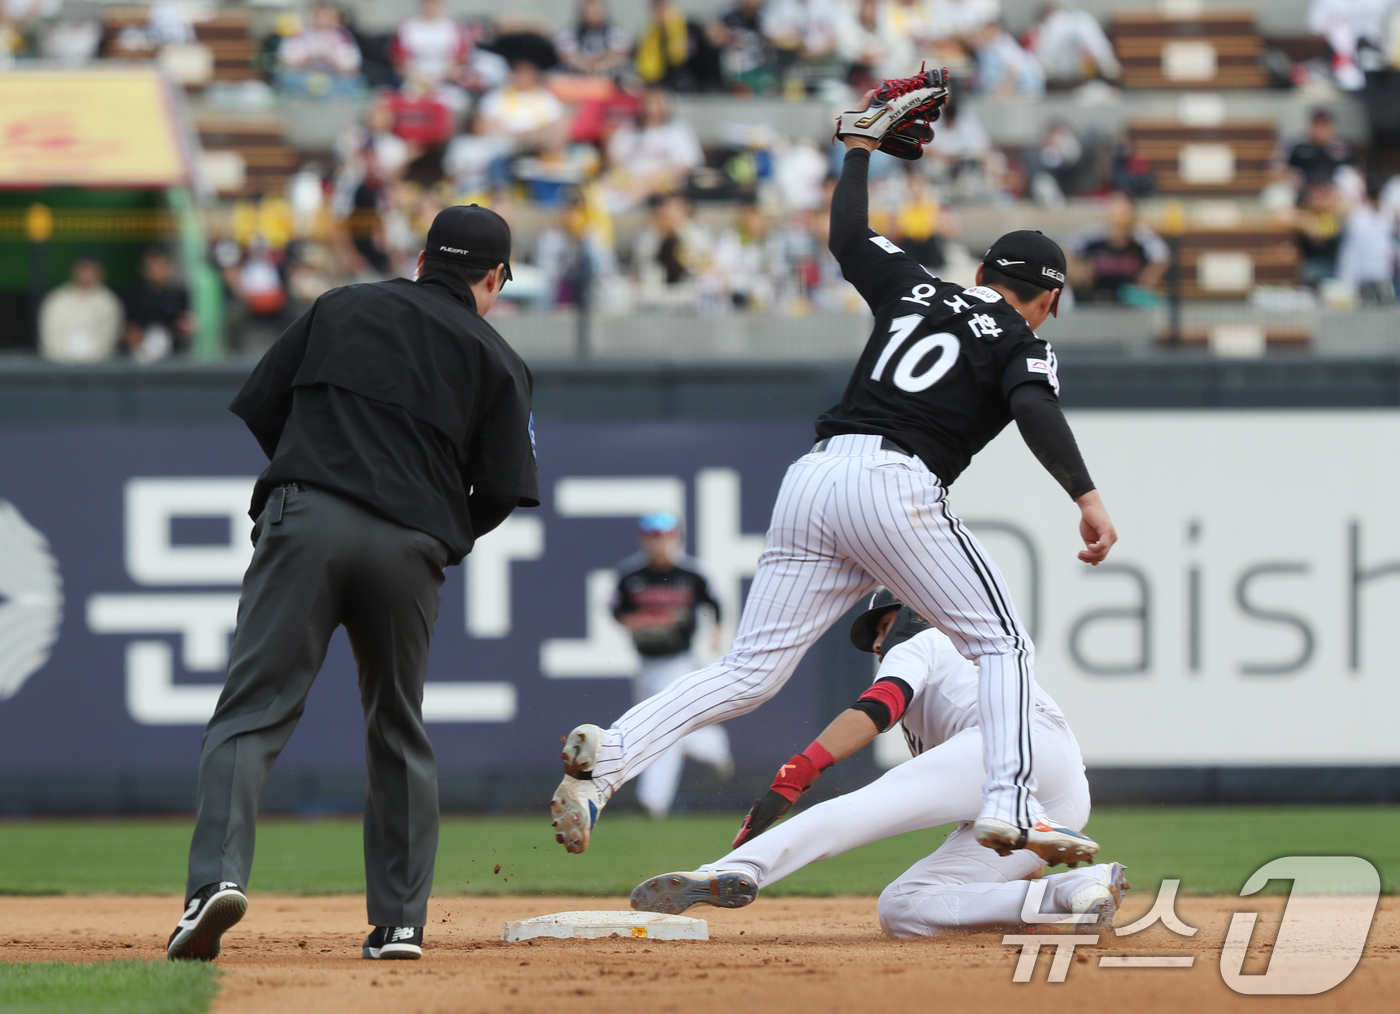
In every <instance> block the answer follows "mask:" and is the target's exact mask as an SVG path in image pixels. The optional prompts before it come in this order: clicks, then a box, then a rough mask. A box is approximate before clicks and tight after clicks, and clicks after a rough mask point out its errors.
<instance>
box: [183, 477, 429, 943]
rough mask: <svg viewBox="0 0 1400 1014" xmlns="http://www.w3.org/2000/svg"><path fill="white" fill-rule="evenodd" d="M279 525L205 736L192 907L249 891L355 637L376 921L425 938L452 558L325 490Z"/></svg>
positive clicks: (260, 562) (247, 594) (254, 568)
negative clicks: (433, 651)
mask: <svg viewBox="0 0 1400 1014" xmlns="http://www.w3.org/2000/svg"><path fill="white" fill-rule="evenodd" d="M268 520H269V517H268V513H267V512H266V511H264V512H263V516H262V518H260V519H259V521H258V526H257V531H258V534H257V548H256V549H255V550H254V552H253V562H252V563H251V564H250V565H249V566H248V573H247V574H246V575H245V576H244V578H243V594H242V596H241V598H240V599H239V602H238V626H237V629H236V630H235V631H234V635H233V644H232V646H231V649H230V652H229V666H228V678H227V680H226V682H225V683H224V689H223V693H222V694H220V695H219V704H218V707H217V708H216V709H215V710H214V715H213V717H212V718H210V719H209V725H208V727H207V728H206V729H205V732H204V748H203V751H202V753H201V754H200V758H199V796H198V811H197V816H196V819H195V829H194V840H193V841H192V842H191V844H190V868H189V881H188V886H187V888H186V897H187V898H188V897H189V896H190V895H192V894H193V893H194V892H195V891H197V890H199V889H200V888H201V887H203V886H204V885H205V884H211V883H216V882H219V881H224V880H231V881H234V882H236V883H237V884H239V885H240V886H241V887H244V888H245V889H246V888H247V886H248V875H249V873H250V871H251V870H252V867H253V845H254V839H255V836H256V821H257V813H258V798H259V796H260V795H261V794H262V789H263V785H264V784H265V783H266V782H267V777H268V775H269V774H270V773H271V771H272V765H273V763H274V762H275V761H276V760H277V756H278V754H280V753H281V752H282V748H283V747H284V746H286V745H287V740H288V739H289V738H290V737H291V735H292V730H293V729H295V728H296V724H297V720H298V719H300V718H301V713H302V711H303V709H304V708H305V707H306V695H307V693H308V692H309V691H310V690H311V684H312V681H313V680H315V678H316V673H317V671H318V670H319V669H320V668H321V663H322V661H324V659H325V657H326V646H327V644H328V643H329V641H330V638H331V634H332V633H333V632H334V631H335V628H336V627H337V626H339V625H340V624H342V623H343V624H344V625H345V630H346V632H347V633H348V634H349V635H350V645H351V647H352V648H353V649H354V652H355V662H356V665H357V666H358V667H359V675H360V701H361V704H362V705H363V706H364V713H365V758H366V761H367V765H368V769H369V791H368V794H367V796H366V799H365V881H366V884H367V888H368V891H367V894H368V902H369V921H370V924H371V925H375V926H423V925H425V924H426V922H427V911H428V894H429V892H430V891H431V890H432V886H433V862H434V859H435V857H436V855H437V843H438V795H437V766H436V762H435V760H434V758H433V748H432V746H431V744H429V742H428V736H427V733H426V732H425V731H424V729H423V680H424V677H425V675H426V673H427V667H428V645H429V642H430V641H431V639H432V634H433V624H434V622H435V621H436V620H437V612H438V602H439V589H440V588H441V585H442V580H443V574H442V569H443V567H444V566H445V565H446V563H447V558H448V549H447V547H446V546H445V545H444V544H443V543H442V542H440V541H439V540H438V539H436V538H434V537H433V536H431V535H428V534H426V533H424V532H420V531H416V530H414V529H411V528H404V527H402V526H400V525H396V524H394V523H392V522H390V521H385V520H384V519H382V518H380V517H378V516H376V515H374V514H371V513H369V512H368V511H366V510H364V509H363V508H361V507H358V506H356V505H355V504H354V503H352V502H350V501H349V500H345V499H343V498H341V497H339V496H336V495H334V494H332V493H327V492H324V491H321V490H315V489H310V490H307V489H303V490H300V491H298V490H293V489H289V490H287V493H286V501H285V507H284V509H283V514H282V519H281V521H279V522H278V523H276V524H268V523H267V522H268Z"/></svg>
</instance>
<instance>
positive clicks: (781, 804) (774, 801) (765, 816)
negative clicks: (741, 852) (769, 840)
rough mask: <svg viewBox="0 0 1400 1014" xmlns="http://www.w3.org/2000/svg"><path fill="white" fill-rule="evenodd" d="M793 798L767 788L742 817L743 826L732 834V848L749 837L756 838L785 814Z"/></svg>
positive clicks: (790, 807) (790, 806)
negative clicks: (746, 814) (735, 833)
mask: <svg viewBox="0 0 1400 1014" xmlns="http://www.w3.org/2000/svg"><path fill="white" fill-rule="evenodd" d="M792 804H793V800H791V799H788V797H787V796H785V795H783V794H782V793H781V792H777V791H775V790H774V789H769V790H768V792H767V793H766V794H765V795H764V797H763V798H762V799H760V800H759V801H758V802H756V803H754V804H753V807H752V808H750V810H749V814H748V816H747V817H745V818H744V825H743V827H741V828H739V833H738V834H737V835H735V836H734V845H733V847H734V848H738V847H739V846H740V845H742V844H744V842H746V841H748V840H749V839H750V838H756V837H758V836H759V835H761V834H762V833H763V832H764V831H767V830H768V829H769V828H770V827H772V826H773V825H774V824H775V823H777V822H778V821H779V820H781V819H782V818H783V817H785V816H786V815H787V812H788V811H789V810H791V809H792Z"/></svg>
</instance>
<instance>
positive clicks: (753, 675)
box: [593, 434, 1045, 827]
mask: <svg viewBox="0 0 1400 1014" xmlns="http://www.w3.org/2000/svg"><path fill="white" fill-rule="evenodd" d="M824 443H825V447H824V448H823V449H822V450H820V451H815V450H814V451H813V452H811V453H809V454H806V455H803V456H802V457H801V458H799V459H798V460H797V461H796V462H794V463H793V465H792V466H791V467H790V468H789V469H788V471H787V475H786V476H785V477H784V479H783V483H782V487H781V488H780V489H779V491H778V500H777V503H776V505H775V506H774V508H773V519H772V523H771V525H770V527H769V529H768V536H767V546H766V548H765V549H764V551H763V554H762V556H761V557H760V558H759V561H758V568H757V572H756V573H755V574H754V578H753V583H752V584H751V586H750V588H749V595H748V599H747V601H746V602H745V604H744V611H743V615H742V616H741V617H740V620H739V629H738V632H737V634H736V635H735V638H734V643H733V646H732V647H731V648H730V650H729V652H728V653H727V654H726V655H725V656H724V657H723V658H721V659H719V660H718V661H717V662H715V663H713V664H712V665H709V666H707V667H705V668H704V669H701V670H699V671H698V672H695V673H692V674H691V675H689V676H687V677H686V678H684V679H681V680H677V681H676V682H675V683H672V684H671V685H670V686H669V687H667V688H666V689H665V690H664V691H662V692H661V693H659V694H657V695H656V696H655V697H652V698H650V699H648V700H645V701H642V702H641V703H640V704H638V705H636V706H635V707H633V708H632V709H631V710H630V711H628V712H627V713H626V714H624V715H623V716H622V717H621V718H619V719H618V720H617V721H616V722H615V723H614V724H613V726H612V727H611V728H610V729H608V730H607V731H606V732H605V733H604V735H603V739H602V743H601V745H600V747H599V750H598V756H597V760H596V761H595V763H594V766H593V781H594V784H595V785H598V786H600V787H601V788H602V789H603V790H604V791H605V792H609V793H610V792H612V791H613V790H614V789H616V788H617V787H618V786H619V785H621V784H622V783H623V782H625V781H627V780H628V779H630V778H632V777H635V776H636V775H637V774H638V773H639V772H640V771H642V770H643V769H645V768H646V767H647V765H649V764H650V763H652V761H653V760H654V759H655V758H656V757H657V756H659V755H660V754H661V753H663V752H665V751H666V750H667V749H669V748H670V747H671V746H673V745H674V744H675V743H676V742H677V741H679V740H680V739H681V738H683V737H684V736H686V735H688V734H690V733H691V732H693V731H695V730H696V729H699V728H701V727H702V726H706V725H710V724H713V723H715V722H723V721H727V720H728V719H731V718H735V717H737V716H739V715H743V714H747V713H748V712H750V711H752V710H753V709H754V708H757V707H758V706H759V705H760V704H762V703H763V702H764V701H766V700H768V699H769V698H770V697H772V696H773V695H774V694H776V693H777V692H778V691H779V690H780V689H781V688H782V686H783V684H784V683H786V682H787V679H788V677H789V676H791V675H792V672H793V670H794V669H795V668H796V667H797V663H798V662H799V661H800V660H801V658H802V656H803V655H804V654H805V653H806V651H807V649H808V648H809V647H811V645H812V644H813V643H814V642H815V641H816V640H817V639H818V638H819V637H821V635H822V634H823V633H825V632H826V630H827V628H829V627H830V626H831V625H832V624H833V623H834V622H836V620H838V619H839V618H840V617H841V616H842V615H844V614H845V612H846V610H848V609H849V608H850V607H851V606H852V605H854V604H855V603H856V602H857V601H858V600H859V599H860V597H861V596H862V595H864V594H866V593H867V592H869V591H870V590H871V589H872V588H874V587H875V586H876V585H880V584H883V585H885V586H886V587H888V588H889V589H890V590H891V591H892V592H894V593H895V594H896V595H897V596H898V597H899V598H900V599H901V600H903V601H904V602H905V603H907V604H908V605H909V607H910V608H911V609H913V610H914V611H915V612H917V613H919V614H920V615H922V616H923V617H924V618H926V619H928V620H929V621H930V622H932V623H934V624H935V625H936V626H938V627H939V628H941V629H942V630H944V631H946V632H947V634H948V636H949V637H950V638H952V641H953V643H954V644H955V645H956V646H957V650H958V651H959V652H960V653H961V654H963V655H967V656H973V657H976V659H977V666H976V668H975V670H974V671H975V672H977V673H978V675H979V677H980V679H979V681H977V682H975V683H974V687H973V689H974V692H975V693H974V696H975V698H976V704H977V712H978V721H977V724H978V726H979V729H980V730H982V731H981V732H979V733H978V737H979V739H982V740H983V743H984V762H985V763H984V767H985V769H986V771H987V778H986V786H985V794H986V797H987V804H988V806H987V808H986V809H984V810H983V813H984V814H986V815H988V816H995V817H998V818H999V819H1001V820H1006V821H1008V822H1010V823H1013V824H1016V825H1017V826H1021V827H1029V826H1031V825H1033V824H1034V823H1035V822H1036V821H1038V820H1043V819H1044V817H1045V814H1044V810H1043V808H1042V807H1041V806H1040V805H1039V804H1038V803H1036V801H1035V798H1034V796H1033V795H1032V793H1034V792H1035V768H1036V765H1035V759H1034V757H1033V756H1032V754H1031V717H1032V712H1033V702H1034V701H1035V700H1036V699H1037V696H1036V695H1037V688H1036V685H1035V681H1034V677H1033V676H1032V672H1031V666H1032V662H1033V658H1034V648H1033V647H1032V645H1031V641H1030V638H1029V636H1028V635H1027V634H1026V633H1025V631H1024V630H1023V628H1022V627H1021V622H1020V619H1019V618H1018V617H1017V614H1016V610H1015V607H1014V606H1013V605H1012V603H1011V596H1010V595H1009V594H1008V593H1007V590H1006V587H1005V584H1004V583H1003V581H1002V577H1001V573H1000V572H999V571H998V570H997V567H996V565H995V564H994V563H993V562H992V561H991V558H990V557H989V556H987V554H986V553H985V551H984V550H983V549H982V547H981V545H980V544H979V543H978V541H977V540H976V539H975V538H974V537H973V536H972V534H971V533H970V532H969V531H968V530H967V529H966V528H965V527H964V526H963V524H962V522H961V521H959V520H958V519H957V517H955V516H954V514H953V512H952V511H951V510H950V509H949V506H948V501H947V492H946V490H944V488H943V486H942V485H941V484H940V483H939V480H938V477H937V476H935V475H934V474H933V473H932V472H930V471H929V469H928V467H927V466H926V465H925V464H924V463H923V462H922V461H921V460H920V459H919V458H916V457H911V456H910V455H908V454H904V453H902V452H899V451H893V450H886V449H882V447H881V444H882V438H880V437H878V436H870V435H864V434H846V435H840V436H834V437H830V438H829V439H828V440H826V441H825V442H824ZM979 684H980V693H977V692H976V691H977V690H978V689H979ZM984 733H985V735H984ZM973 816H974V817H975V816H977V815H976V814H974V815H973Z"/></svg>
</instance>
